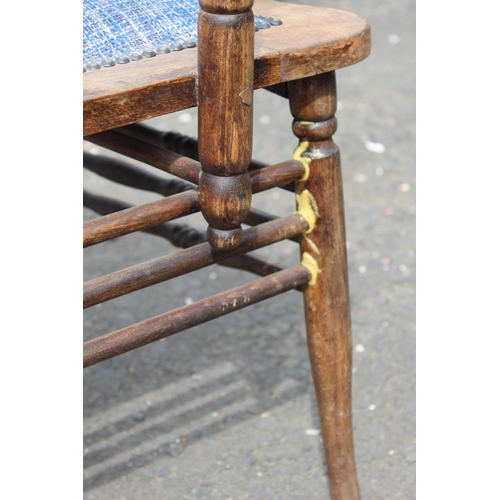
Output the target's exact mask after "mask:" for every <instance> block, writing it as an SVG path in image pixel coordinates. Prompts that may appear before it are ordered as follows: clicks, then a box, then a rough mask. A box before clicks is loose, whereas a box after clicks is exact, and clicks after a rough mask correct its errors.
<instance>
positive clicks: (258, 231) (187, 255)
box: [83, 213, 309, 308]
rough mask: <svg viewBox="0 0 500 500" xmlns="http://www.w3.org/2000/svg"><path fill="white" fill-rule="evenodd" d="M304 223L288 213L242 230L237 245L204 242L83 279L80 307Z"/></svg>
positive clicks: (285, 234)
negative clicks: (228, 247)
mask: <svg viewBox="0 0 500 500" xmlns="http://www.w3.org/2000/svg"><path fill="white" fill-rule="evenodd" d="M308 227H309V225H308V223H307V221H306V220H305V219H304V217H303V216H302V215H300V214H298V213H296V214H291V215H287V216H285V217H282V218H280V219H277V220H274V221H271V222H268V223H266V224H262V225H260V226H257V227H252V228H250V229H247V230H245V231H243V239H242V241H241V243H240V245H239V246H238V247H236V248H234V249H231V250H217V249H214V248H212V247H211V246H210V245H209V244H208V243H204V244H201V245H197V246H195V247H191V248H188V249H186V250H182V251H180V252H177V253H175V254H172V255H167V256H164V257H160V258H158V259H154V260H151V261H149V262H145V263H143V264H139V265H136V266H132V267H129V268H127V269H124V270H122V271H118V272H116V273H112V274H108V275H106V276H102V277H100V278H96V279H94V280H91V281H87V282H86V283H84V285H83V307H84V308H87V307H90V306H94V305H96V304H99V303H101V302H106V301H107V300H111V299H114V298H116V297H120V296H122V295H125V294H127V293H131V292H134V291H136V290H140V289H142V288H146V287H148V286H151V285H154V284H156V283H160V282H162V281H166V280H169V279H172V278H175V277H177V276H182V275H183V274H186V273H189V272H191V271H194V270H196V269H201V268H203V267H207V266H209V265H211V264H215V263H217V262H220V261H222V260H225V259H229V258H231V257H234V256H236V255H240V254H242V253H246V252H249V251H252V250H255V249H257V248H261V247H264V246H267V245H271V244H272V243H276V242H277V241H281V240H284V239H287V238H292V237H294V236H298V235H299V234H301V233H303V232H304V231H305V230H306V229H307V228H308Z"/></svg>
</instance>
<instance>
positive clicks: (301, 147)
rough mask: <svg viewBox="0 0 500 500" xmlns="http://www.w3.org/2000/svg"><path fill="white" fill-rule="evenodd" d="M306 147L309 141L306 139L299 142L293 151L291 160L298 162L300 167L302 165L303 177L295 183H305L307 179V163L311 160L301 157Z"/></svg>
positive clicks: (308, 170) (308, 169)
mask: <svg viewBox="0 0 500 500" xmlns="http://www.w3.org/2000/svg"><path fill="white" fill-rule="evenodd" d="M308 147H309V141H308V140H306V139H302V140H301V141H300V142H299V145H298V146H297V147H296V148H295V151H294V152H293V156H292V158H293V159H294V160H298V161H300V162H301V163H302V165H304V175H303V176H302V177H301V178H300V179H298V180H297V181H296V182H305V181H307V179H308V178H309V172H310V168H309V163H311V159H310V158H308V157H306V156H303V154H304V152H305V151H306V150H307V148H308Z"/></svg>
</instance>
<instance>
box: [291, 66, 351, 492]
mask: <svg viewBox="0 0 500 500" xmlns="http://www.w3.org/2000/svg"><path fill="white" fill-rule="evenodd" d="M288 90H289V99H290V109H291V112H292V115H293V117H294V122H293V131H294V134H295V135H296V136H297V137H298V138H299V140H300V142H299V146H298V148H297V150H296V152H295V157H296V158H300V159H301V160H302V161H303V162H304V163H305V164H306V165H307V166H308V167H309V175H308V177H307V178H306V179H304V180H303V181H302V182H297V184H296V193H297V201H298V207H299V211H300V212H301V213H304V214H306V215H307V217H309V221H310V224H311V227H310V229H309V232H308V233H306V234H304V235H303V237H302V240H301V254H302V262H303V263H304V264H306V265H307V266H309V267H310V268H311V269H312V270H313V272H314V276H313V279H312V280H311V281H310V282H309V284H308V285H307V286H306V287H305V290H304V303H305V316H306V325H307V339H308V347H309V356H310V359H311V368H312V374H313V378H314V385H315V389H316V397H317V401H318V407H319V416H320V421H321V431H322V435H323V443H324V448H325V454H326V461H327V464H328V471H329V476H330V488H331V492H332V495H333V498H334V499H335V500H357V499H359V491H358V485H357V479H356V467H355V462H354V447H353V438H352V422H351V366H352V341H351V320H350V310H349V287H348V278H347V256H346V246H345V223H344V206H343V194H342V178H341V170H340V155H339V150H338V147H337V146H336V145H335V144H334V142H333V140H332V135H333V133H334V132H335V130H336V126H337V123H336V118H335V116H334V114H335V111H336V90H335V73H334V72H331V73H325V74H322V75H318V76H313V77H310V78H305V79H303V80H297V81H293V82H290V83H289V84H288ZM306 175H307V174H306Z"/></svg>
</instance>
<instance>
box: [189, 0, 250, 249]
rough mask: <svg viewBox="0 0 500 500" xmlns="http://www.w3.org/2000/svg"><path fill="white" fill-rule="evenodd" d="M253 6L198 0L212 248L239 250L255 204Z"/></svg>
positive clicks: (204, 202) (206, 211) (201, 128)
mask: <svg viewBox="0 0 500 500" xmlns="http://www.w3.org/2000/svg"><path fill="white" fill-rule="evenodd" d="M252 4H253V0H240V1H236V0H234V1H225V2H222V1H219V0H200V7H201V10H200V14H199V16H198V42H199V46H200V47H202V50H201V49H200V50H199V51H198V142H199V148H198V156H199V158H200V163H201V167H202V174H201V176H200V184H199V200H200V206H201V213H202V214H203V217H205V220H206V221H207V222H208V228H207V240H208V242H209V243H210V245H212V246H213V247H214V248H220V249H222V248H224V249H229V248H235V247H237V246H238V245H239V244H240V242H241V239H242V238H243V228H242V227H241V223H242V222H243V221H244V220H245V218H246V216H247V214H248V212H249V210H250V205H251V201H252V186H251V182H250V177H249V175H248V172H247V168H248V165H249V163H250V161H251V159H252V124H253V68H254V31H255V29H254V26H255V25H254V17H253V12H252V10H251V9H252Z"/></svg>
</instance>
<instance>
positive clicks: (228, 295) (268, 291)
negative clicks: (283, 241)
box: [83, 264, 311, 368]
mask: <svg viewBox="0 0 500 500" xmlns="http://www.w3.org/2000/svg"><path fill="white" fill-rule="evenodd" d="M310 276H311V275H310V271H309V269H307V268H306V267H304V266H302V265H301V264H298V265H296V266H294V267H291V268H289V269H285V270H283V271H280V272H278V273H275V274H272V275H270V276H267V277H265V278H260V279H258V280H256V281H253V282H252V283H248V284H246V285H243V286H240V287H237V288H233V289H232V290H229V291H227V292H222V293H219V294H218V295H214V296H213V297H209V298H207V299H203V300H200V301H198V302H195V303H194V304H191V305H188V306H185V307H181V308H179V309H175V310H174V311H170V312H168V313H165V314H162V315H160V316H156V317H154V318H151V319H148V320H146V321H143V322H141V323H137V324H135V325H132V326H129V327H127V328H123V329H121V330H118V331H116V332H113V333H108V334H107V335H104V336H102V337H99V338H97V339H93V340H89V341H88V342H85V343H84V344H83V367H84V368H86V367H88V366H91V365H94V364H96V363H99V362H101V361H104V360H105V359H110V358H112V357H114V356H118V355H119V354H123V353H124V352H128V351H131V350H133V349H137V348H138V347H142V346H144V345H146V344H149V343H151V342H154V341H156V340H159V339H162V338H165V337H168V336H170V335H173V334H175V333H178V332H181V331H183V330H187V329H188V328H191V327H193V326H196V325H199V324H201V323H205V322H207V321H210V320H212V319H215V318H219V317H221V316H224V315H226V314H229V313H231V312H233V311H237V310H239V309H243V308H244V307H247V306H250V305H252V304H255V303H257V302H260V301H262V300H265V299H268V298H270V297H274V296H276V295H279V294H281V293H284V292H287V291H288V290H292V289H294V288H297V287H299V286H301V285H303V284H305V283H307V281H308V280H309V279H310Z"/></svg>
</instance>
